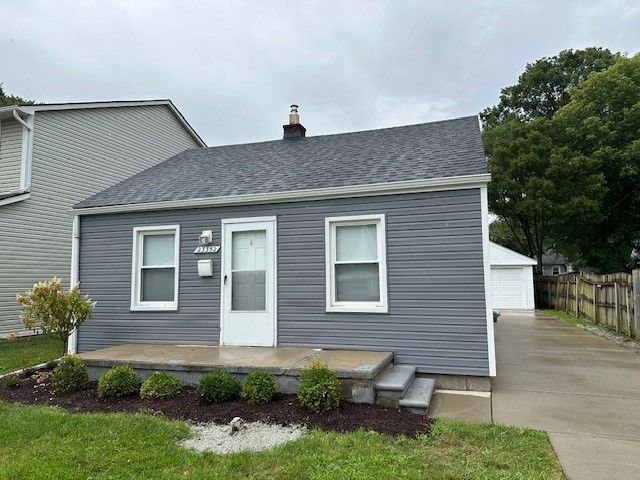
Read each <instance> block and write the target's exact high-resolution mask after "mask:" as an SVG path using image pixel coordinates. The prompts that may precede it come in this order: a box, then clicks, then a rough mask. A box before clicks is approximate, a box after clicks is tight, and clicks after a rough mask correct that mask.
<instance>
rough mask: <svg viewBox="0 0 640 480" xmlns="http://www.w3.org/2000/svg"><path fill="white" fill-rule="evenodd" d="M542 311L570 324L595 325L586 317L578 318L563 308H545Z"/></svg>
mask: <svg viewBox="0 0 640 480" xmlns="http://www.w3.org/2000/svg"><path fill="white" fill-rule="evenodd" d="M540 312H542V313H543V314H545V315H548V316H550V317H555V318H557V319H559V320H562V321H564V322H566V323H568V324H570V325H593V323H592V322H590V321H589V320H587V319H586V318H578V317H575V316H573V315H571V314H570V313H567V312H563V311H562V310H552V309H544V310H540Z"/></svg>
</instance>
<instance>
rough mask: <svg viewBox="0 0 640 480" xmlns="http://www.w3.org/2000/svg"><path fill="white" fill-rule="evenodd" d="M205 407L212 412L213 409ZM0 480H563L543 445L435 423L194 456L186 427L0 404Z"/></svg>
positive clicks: (498, 431) (529, 434) (525, 436)
mask: <svg viewBox="0 0 640 480" xmlns="http://www.w3.org/2000/svg"><path fill="white" fill-rule="evenodd" d="M212 408H215V406H214V407H212ZM0 418H2V421H1V422H0V458H2V462H0V478H3V479H24V478H29V479H44V478H47V479H50V478H56V479H86V478H92V479H124V478H126V479H133V478H145V479H200V478H207V479H217V478H220V479H223V478H224V479H239V478H249V479H363V480H364V479H367V480H368V479H378V478H379V479H385V480H386V479H395V478H402V479H417V478H428V479H432V480H438V479H447V480H453V479H562V478H564V477H563V474H562V472H561V469H560V467H559V465H558V462H557V460H556V458H555V455H554V453H553V451H552V450H551V447H550V446H549V442H548V440H547V437H546V435H545V434H544V433H542V432H537V431H533V430H527V429H518V428H508V427H499V426H495V425H477V424H470V423H464V422H454V421H444V420H441V421H438V422H436V423H435V425H434V429H433V433H432V435H430V436H423V437H419V438H417V439H408V438H406V437H390V436H386V435H382V434H379V433H373V432H357V433H350V434H338V433H326V432H320V431H317V430H316V431H312V432H311V433H310V434H308V435H307V436H305V437H304V438H302V439H301V440H298V441H296V442H293V443H290V444H287V445H284V446H282V447H279V448H277V449H275V450H271V451H268V452H261V453H240V454H233V455H227V456H222V455H215V454H211V453H206V454H198V453H194V452H191V451H188V450H184V449H182V448H180V447H178V446H177V445H176V440H178V439H182V438H185V437H187V436H188V435H189V429H188V428H187V426H186V424H184V423H181V422H175V421H168V420H164V419H161V418H157V417H151V416H149V415H145V414H137V415H127V414H72V413H68V412H65V411H63V410H61V409H57V408H53V407H36V406H22V405H15V404H7V403H3V402H0Z"/></svg>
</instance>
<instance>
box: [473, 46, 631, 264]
mask: <svg viewBox="0 0 640 480" xmlns="http://www.w3.org/2000/svg"><path fill="white" fill-rule="evenodd" d="M616 61H618V63H620V62H623V63H624V62H625V61H628V59H626V58H624V57H621V56H620V55H619V54H613V53H611V52H610V51H608V50H605V49H600V48H588V49H585V50H576V51H572V50H566V51H563V52H560V54H558V55H557V56H555V57H551V58H543V59H541V60H539V61H537V62H535V63H533V64H530V65H527V68H526V70H525V72H524V73H523V74H522V75H521V76H520V79H519V81H518V84H516V85H512V86H510V87H506V88H505V89H503V90H502V95H501V97H500V103H499V104H498V105H496V106H494V107H491V108H488V109H486V110H485V111H484V112H482V114H481V115H482V118H483V120H484V123H485V130H484V132H483V141H484V145H485V150H486V153H487V155H488V156H489V171H490V172H491V174H492V181H491V183H490V184H489V189H488V194H489V209H490V210H491V212H493V213H494V214H496V215H497V216H498V222H499V223H498V224H496V225H495V226H493V227H491V229H492V238H493V239H494V241H497V243H501V244H503V245H505V246H507V247H509V248H513V249H514V250H516V251H519V252H521V253H523V254H525V255H528V256H530V257H533V258H536V259H537V260H538V261H539V262H540V261H541V258H542V254H543V253H544V251H545V250H547V249H549V248H554V249H555V250H557V251H559V252H560V253H563V254H564V255H565V256H567V257H568V258H569V259H570V260H571V261H572V262H574V263H575V264H577V265H585V264H589V265H590V266H593V267H596V268H599V269H603V270H610V269H611V268H612V267H613V265H614V263H615V262H613V263H612V262H611V261H609V260H607V261H603V260H604V259H602V258H596V257H597V255H595V254H594V252H595V251H600V252H601V253H602V254H604V251H603V250H602V248H601V247H600V246H596V244H595V243H591V244H589V245H587V242H590V241H591V240H590V237H593V236H594V235H602V233H603V232H602V230H601V231H597V230H596V229H594V230H590V233H591V234H592V235H584V230H585V229H590V228H592V227H593V226H594V225H601V226H603V228H604V229H605V230H606V225H611V223H610V222H609V221H608V220H607V217H609V216H610V214H609V213H608V211H609V209H611V205H613V204H614V203H615V202H616V201H618V200H613V202H612V201H611V199H609V198H608V197H609V196H611V195H610V192H611V187H610V186H609V180H608V177H611V178H614V177H615V175H611V174H608V173H606V172H605V171H604V170H603V162H602V158H599V157H598V156H594V155H591V154H589V153H588V152H587V151H585V149H584V148H576V145H580V146H581V147H585V146H586V145H588V144H589V143H590V141H587V140H588V139H589V138H590V137H592V136H593V135H597V132H596V131H594V130H591V128H590V127H592V126H593V125H592V124H590V123H589V121H587V120H588V118H590V117H591V116H592V115H593V111H592V112H591V113H589V112H588V109H584V105H581V106H579V105H578V103H579V102H580V103H581V104H584V103H585V101H584V100H579V98H576V100H575V101H573V100H572V99H573V95H577V96H578V97H583V96H584V94H582V93H579V92H581V91H582V90H583V88H584V87H583V85H585V84H587V85H589V84H590V83H593V81H594V80H592V78H596V79H597V78H600V77H602V76H605V77H606V76H607V72H608V70H604V69H606V68H607V67H609V66H611V65H613V64H614V63H615V62H616ZM617 65H618V64H616V68H617ZM612 69H614V67H611V69H610V70H612ZM580 82H582V83H580ZM614 83H615V82H613V83H611V84H610V85H609V89H610V90H609V91H604V90H605V89H600V90H599V92H598V95H601V96H602V97H601V100H600V102H604V103H605V104H608V103H609V102H610V100H605V99H606V98H607V97H612V96H613V97H615V96H617V95H618V93H617V92H616V89H617V88H618V85H615V84H614ZM632 94H633V92H628V96H632ZM574 104H575V105H574ZM577 110H584V111H583V112H582V114H584V115H585V117H584V118H583V120H584V122H583V123H582V126H583V127H584V128H583V129H582V130H581V131H578V129H577V127H576V126H575V125H573V126H572V125H571V124H570V123H571V122H568V121H567V118H568V117H574V116H576V111H577ZM560 112H562V113H560ZM579 116H580V115H577V116H576V118H578V117H579ZM631 135H633V134H632V133H631ZM635 138H638V136H637V133H636V137H635ZM602 141H603V142H604V143H602V144H601V146H602V145H603V144H608V145H610V143H609V142H608V140H605V139H602ZM601 155H602V152H601ZM625 192H626V194H627V195H628V194H629V192H628V189H627V190H625ZM623 194H624V193H623ZM616 198H617V199H620V198H621V197H620V195H616ZM629 198H630V197H629ZM617 205H618V207H617V208H616V209H615V210H618V211H619V210H621V209H625V208H627V205H625V204H624V202H621V203H619V204H617ZM607 222H608V223H607ZM614 236H615V237H616V238H617V236H618V235H617V234H616V235H614ZM622 236H623V237H624V238H625V241H626V242H627V245H628V243H629V242H631V241H632V240H631V238H632V237H633V234H632V233H630V234H628V235H622ZM578 238H580V239H582V240H583V241H582V242H577V241H576V240H577V239H578ZM636 238H637V236H636ZM611 241H612V238H611V236H609V242H611ZM589 251H592V253H585V252H589ZM611 255H613V256H615V257H617V258H618V259H620V258H626V259H628V258H629V252H628V251H627V253H626V254H622V253H621V250H620V249H618V251H617V253H615V252H613V251H611V250H610V249H608V252H607V253H606V254H605V256H607V257H609V256H611ZM617 263H618V265H620V262H619V261H618V262H617Z"/></svg>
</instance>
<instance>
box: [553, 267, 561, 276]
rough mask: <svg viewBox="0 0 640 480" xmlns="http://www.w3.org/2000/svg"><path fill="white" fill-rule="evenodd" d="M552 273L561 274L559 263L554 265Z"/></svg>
mask: <svg viewBox="0 0 640 480" xmlns="http://www.w3.org/2000/svg"><path fill="white" fill-rule="evenodd" d="M551 275H560V266H559V265H554V266H553V269H552V270H551Z"/></svg>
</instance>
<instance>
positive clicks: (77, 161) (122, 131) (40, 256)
mask: <svg viewBox="0 0 640 480" xmlns="http://www.w3.org/2000/svg"><path fill="white" fill-rule="evenodd" d="M196 146H197V144H196V142H195V140H194V139H193V138H192V137H191V136H190V134H189V133H188V132H187V131H186V130H185V128H184V127H183V126H182V124H181V123H180V122H179V121H178V120H177V119H176V118H175V116H174V115H173V113H172V112H171V110H170V109H169V108H168V107H166V106H162V105H160V106H141V107H117V108H114V107H112V108H102V109H84V110H63V111H41V112H36V115H35V124H34V139H33V170H32V181H31V184H32V186H31V198H29V199H27V200H24V201H22V202H18V203H14V204H11V205H4V206H1V207H0V338H1V337H2V336H3V335H6V334H8V333H11V332H15V331H18V330H19V328H20V322H19V319H18V315H19V311H18V308H17V305H16V300H15V296H16V293H17V292H21V291H24V290H26V289H28V288H30V287H31V285H33V283H34V282H36V281H40V280H44V279H47V278H50V277H52V276H54V275H57V276H58V277H61V278H62V279H63V281H64V282H65V284H67V283H68V280H69V272H70V261H71V224H72V217H71V214H70V213H69V210H70V208H71V207H72V205H73V204H75V203H77V202H78V201H80V200H82V199H83V198H86V197H88V196H89V195H92V194H94V193H96V192H98V191H100V190H103V189H104V188H106V187H108V186H110V185H113V184H114V183H116V182H119V181H121V180H123V179H125V178H127V177H129V176H131V175H134V174H135V173H138V172H140V171H141V170H144V169H146V168H148V167H150V166H153V165H155V164H156V163H159V162H161V161H163V160H166V159H167V158H168V157H170V156H172V155H174V154H176V153H178V152H181V151H182V150H185V149H186V148H192V147H196Z"/></svg>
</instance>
